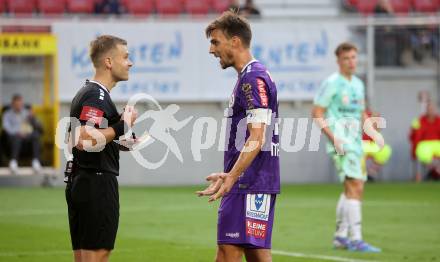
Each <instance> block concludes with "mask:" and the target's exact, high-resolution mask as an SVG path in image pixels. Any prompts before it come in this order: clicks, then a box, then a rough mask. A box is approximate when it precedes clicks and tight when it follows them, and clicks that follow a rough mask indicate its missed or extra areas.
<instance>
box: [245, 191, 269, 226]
mask: <svg viewBox="0 0 440 262" xmlns="http://www.w3.org/2000/svg"><path fill="white" fill-rule="evenodd" d="M269 211H270V195H269V194H248V195H247V196H246V217H247V218H252V219H258V220H264V221H268V220H269Z"/></svg>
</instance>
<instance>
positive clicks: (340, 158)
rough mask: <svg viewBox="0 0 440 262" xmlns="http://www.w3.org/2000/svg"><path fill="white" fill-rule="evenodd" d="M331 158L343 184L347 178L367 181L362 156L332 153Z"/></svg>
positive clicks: (348, 153)
mask: <svg viewBox="0 0 440 262" xmlns="http://www.w3.org/2000/svg"><path fill="white" fill-rule="evenodd" d="M331 157H332V159H333V163H334V165H335V168H336V173H337V175H338V176H339V180H340V181H341V182H344V181H345V178H346V177H350V178H353V179H360V180H363V181H366V180H367V175H366V172H363V170H362V161H363V158H362V155H359V154H358V153H355V152H345V154H344V155H338V154H337V153H332V155H331Z"/></svg>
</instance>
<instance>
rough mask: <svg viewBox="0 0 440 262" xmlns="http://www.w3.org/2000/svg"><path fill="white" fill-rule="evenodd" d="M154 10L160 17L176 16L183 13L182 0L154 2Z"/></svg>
mask: <svg viewBox="0 0 440 262" xmlns="http://www.w3.org/2000/svg"><path fill="white" fill-rule="evenodd" d="M156 9H157V12H158V13H159V14H162V15H176V14H180V13H182V11H183V0H156Z"/></svg>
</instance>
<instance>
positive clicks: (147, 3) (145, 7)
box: [121, 0, 154, 15]
mask: <svg viewBox="0 0 440 262" xmlns="http://www.w3.org/2000/svg"><path fill="white" fill-rule="evenodd" d="M121 4H122V5H123V6H124V7H125V9H126V10H127V13H130V14H134V15H146V14H151V13H152V12H153V11H154V0H122V2H121Z"/></svg>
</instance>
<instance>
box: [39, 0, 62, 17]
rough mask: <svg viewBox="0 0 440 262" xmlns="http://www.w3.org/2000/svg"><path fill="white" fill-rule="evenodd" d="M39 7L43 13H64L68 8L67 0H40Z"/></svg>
mask: <svg viewBox="0 0 440 262" xmlns="http://www.w3.org/2000/svg"><path fill="white" fill-rule="evenodd" d="M37 7H38V11H39V12H40V13H41V14H62V13H64V11H65V9H66V1H65V0H38V3H37Z"/></svg>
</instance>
